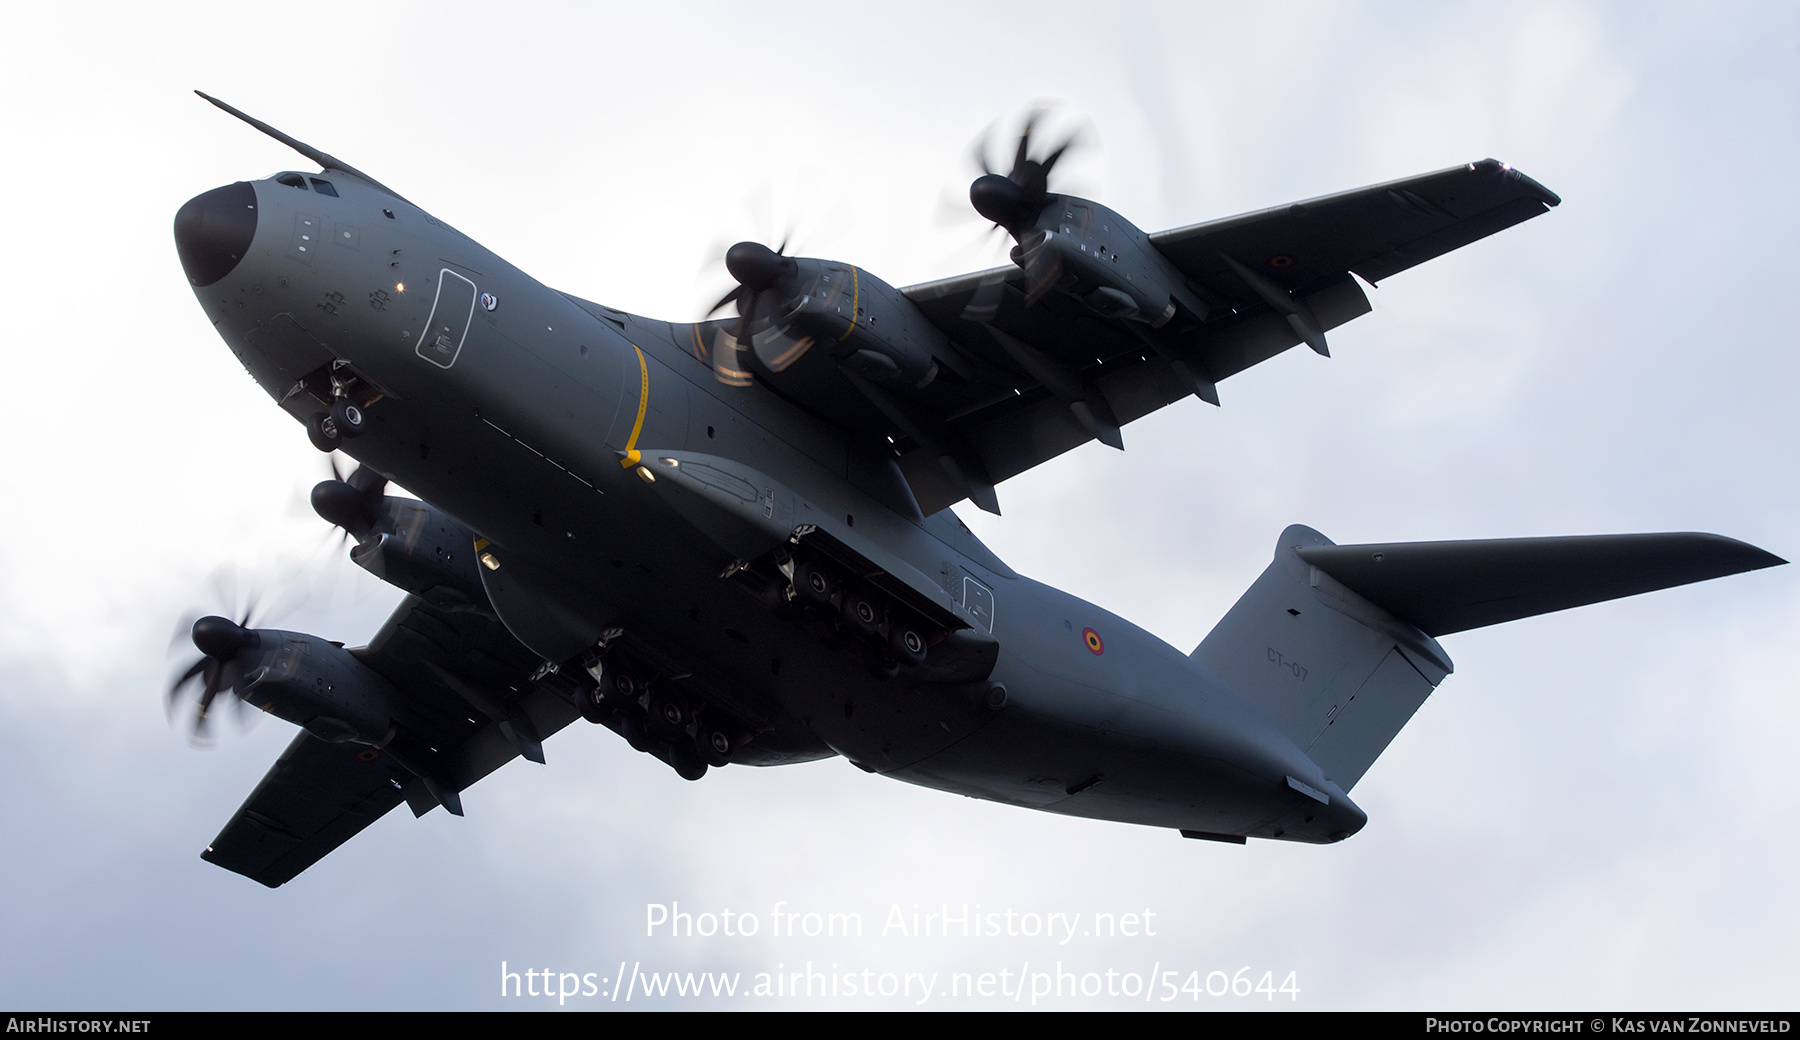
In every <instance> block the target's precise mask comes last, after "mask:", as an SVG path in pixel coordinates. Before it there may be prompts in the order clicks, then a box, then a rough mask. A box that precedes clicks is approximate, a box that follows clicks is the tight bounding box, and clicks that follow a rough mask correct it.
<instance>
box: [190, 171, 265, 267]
mask: <svg viewBox="0 0 1800 1040" xmlns="http://www.w3.org/2000/svg"><path fill="white" fill-rule="evenodd" d="M255 237H256V189H255V188H253V187H251V186H250V184H249V183H248V182H246V181H238V182H237V183H236V184H227V185H226V186H225V187H223V188H214V189H213V190H211V191H209V192H205V193H204V194H200V195H196V196H194V197H193V198H191V199H189V200H187V202H186V203H185V204H183V205H182V207H181V209H179V210H177V211H176V213H175V251H176V252H178V253H180V254H181V269H182V270H183V271H186V272H187V277H188V281H189V282H192V283H193V284H194V286H195V287H199V286H205V285H211V284H213V283H214V282H216V281H218V280H219V279H221V278H223V277H225V276H226V275H228V274H230V273H231V269H232V268H234V267H236V266H237V264H238V261H239V260H242V259H243V258H244V254H245V253H247V252H249V251H250V240H251V239H253V238H255Z"/></svg>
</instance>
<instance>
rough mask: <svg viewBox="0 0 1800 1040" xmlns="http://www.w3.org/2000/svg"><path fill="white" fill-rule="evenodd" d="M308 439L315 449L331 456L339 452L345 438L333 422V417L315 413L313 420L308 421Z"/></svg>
mask: <svg viewBox="0 0 1800 1040" xmlns="http://www.w3.org/2000/svg"><path fill="white" fill-rule="evenodd" d="M306 439H307V440H309V441H312V446H313V447H315V448H317V449H319V450H320V451H322V452H325V453H326V454H327V455H329V454H331V453H332V452H334V451H336V450H338V445H339V444H340V443H341V442H342V441H343V439H344V436H343V434H341V433H339V432H338V429H337V424H336V423H334V422H332V421H331V416H329V415H326V414H325V413H324V412H314V413H313V415H312V418H310V419H308V420H306Z"/></svg>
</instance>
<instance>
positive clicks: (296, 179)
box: [275, 173, 306, 191]
mask: <svg viewBox="0 0 1800 1040" xmlns="http://www.w3.org/2000/svg"><path fill="white" fill-rule="evenodd" d="M275 183H276V184H285V185H287V186H288V187H290V188H299V189H300V190H301V191H305V190H306V178H305V177H302V176H300V175H299V174H297V173H284V174H282V175H281V176H279V177H277V178H275Z"/></svg>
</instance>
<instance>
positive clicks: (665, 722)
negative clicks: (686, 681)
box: [646, 689, 689, 746]
mask: <svg viewBox="0 0 1800 1040" xmlns="http://www.w3.org/2000/svg"><path fill="white" fill-rule="evenodd" d="M646 707H647V708H648V709H649V713H650V728H651V729H653V730H655V731H656V732H658V733H660V734H662V735H663V736H665V737H668V738H669V739H670V740H673V741H675V743H676V744H677V746H680V745H683V744H685V743H687V740H686V738H687V724H688V715H689V712H688V708H687V705H686V704H684V703H682V701H681V700H680V699H679V698H678V697H676V696H675V695H674V694H672V693H670V692H669V691H668V690H657V689H652V690H651V691H650V696H649V699H648V700H647V702H646Z"/></svg>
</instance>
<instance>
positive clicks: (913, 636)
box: [888, 621, 929, 667]
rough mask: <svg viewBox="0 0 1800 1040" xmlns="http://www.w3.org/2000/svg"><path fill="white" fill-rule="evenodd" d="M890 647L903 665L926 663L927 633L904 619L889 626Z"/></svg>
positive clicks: (915, 665) (914, 665)
mask: <svg viewBox="0 0 1800 1040" xmlns="http://www.w3.org/2000/svg"><path fill="white" fill-rule="evenodd" d="M888 649H889V650H891V651H893V654H894V656H895V657H897V658H899V659H900V663H901V664H903V665H910V666H913V667H917V666H918V665H922V664H924V663H925V651H926V650H927V649H929V647H927V646H926V644H925V633H923V632H921V631H919V630H918V629H917V628H915V627H913V626H912V625H910V624H908V623H906V622H904V621H896V622H894V623H892V624H890V625H889V626H888Z"/></svg>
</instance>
